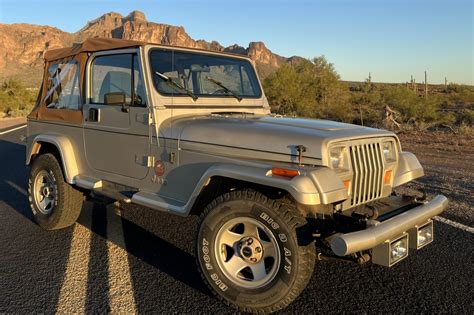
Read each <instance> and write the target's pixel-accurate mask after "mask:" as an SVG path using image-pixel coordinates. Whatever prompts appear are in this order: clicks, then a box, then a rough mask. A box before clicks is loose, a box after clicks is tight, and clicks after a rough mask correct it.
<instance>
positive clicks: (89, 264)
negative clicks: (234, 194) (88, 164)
mask: <svg viewBox="0 0 474 315" xmlns="http://www.w3.org/2000/svg"><path fill="white" fill-rule="evenodd" d="M0 131H1V130H0ZM24 132H25V129H20V130H17V131H14V132H11V133H7V134H3V135H1V136H0V161H1V163H0V313H4V312H8V313H26V312H46V313H50V312H56V311H60V312H84V311H85V312H106V311H113V312H142V313H143V312H180V313H181V312H193V313H194V312H206V313H207V312H213V313H222V312H233V310H232V309H229V308H227V307H225V306H224V305H222V304H221V303H219V302H218V301H217V300H216V299H215V298H214V297H213V296H212V295H211V294H210V292H209V291H208V290H207V289H206V287H205V286H204V285H203V284H202V282H201V279H200V277H199V275H198V273H197V272H196V267H195V263H194V257H193V254H192V246H193V237H194V231H195V228H196V218H195V217H190V218H180V217H175V216H171V215H169V214H166V213H158V212H154V211H151V210H147V209H144V208H138V207H129V208H127V209H122V210H120V209H114V207H113V206H109V207H105V206H104V205H101V204H97V203H92V202H87V203H86V205H85V206H84V209H83V211H82V214H81V217H80V219H79V221H78V223H77V224H76V225H75V226H73V227H71V228H67V229H64V230H61V231H55V232H48V231H44V230H42V229H41V228H39V227H38V226H37V225H36V224H35V223H33V221H32V218H31V214H30V209H29V206H28V203H27V198H26V192H25V189H26V183H27V173H28V170H27V169H26V168H25V166H24V159H25V158H24V155H25V149H24V146H23V145H22V144H20V142H19V140H18V139H19V136H20V135H21V134H22V133H24ZM460 223H463V222H460ZM435 237H436V240H435V243H434V244H432V245H430V246H428V247H427V248H424V249H422V250H420V251H418V252H416V253H411V254H410V255H411V256H410V257H409V259H407V260H405V261H403V262H401V263H400V264H398V265H396V266H395V267H393V268H391V269H386V268H383V267H379V266H374V265H370V264H369V265H365V266H362V267H359V266H357V265H353V264H351V263H345V262H334V261H322V262H318V263H317V266H316V270H315V273H314V276H313V278H312V280H311V283H310V284H309V287H308V288H307V289H306V291H305V292H304V293H303V294H302V295H301V296H300V298H298V299H297V300H296V301H295V302H294V303H293V304H292V305H291V307H290V308H288V309H287V312H298V313H303V312H318V313H340V312H350V313H367V312H377V313H380V312H383V313H385V312H391V313H393V312H396V313H399V312H407V313H420V312H424V313H431V312H436V313H469V314H473V313H474V304H473V293H474V292H473V279H474V272H473V271H474V267H473V261H474V259H473V258H474V242H473V241H474V239H473V234H472V232H468V231H465V230H463V229H460V228H457V227H453V226H451V225H448V224H445V223H442V222H435Z"/></svg>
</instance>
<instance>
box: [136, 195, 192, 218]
mask: <svg viewBox="0 0 474 315" xmlns="http://www.w3.org/2000/svg"><path fill="white" fill-rule="evenodd" d="M132 202H133V203H135V204H138V205H141V206H145V207H148V208H151V209H155V210H159V211H166V212H172V213H174V214H178V215H185V214H186V210H187V206H188V204H185V203H183V202H180V201H178V200H174V199H170V198H165V197H162V196H158V195H156V194H152V193H147V192H143V191H140V192H137V193H136V194H134V195H133V197H132Z"/></svg>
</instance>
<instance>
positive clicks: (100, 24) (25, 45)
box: [0, 11, 292, 85]
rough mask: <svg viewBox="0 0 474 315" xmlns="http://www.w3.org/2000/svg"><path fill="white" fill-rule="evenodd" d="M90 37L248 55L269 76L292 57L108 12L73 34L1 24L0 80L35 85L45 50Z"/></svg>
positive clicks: (136, 14)
mask: <svg viewBox="0 0 474 315" xmlns="http://www.w3.org/2000/svg"><path fill="white" fill-rule="evenodd" d="M92 37H105V38H122V39H131V40H139V41H145V42H150V43H157V44H164V45H172V46H182V47H190V48H199V49H206V50H213V51H223V52H230V53H236V54H242V55H248V56H250V58H252V60H253V61H255V64H256V65H257V68H258V70H259V73H260V76H261V77H266V76H268V75H269V74H271V73H273V72H274V71H275V70H276V69H277V68H278V67H279V66H280V65H282V64H283V63H286V62H290V61H291V60H292V59H291V58H289V59H288V58H284V57H281V56H278V55H276V54H274V53H272V52H271V51H270V50H269V49H268V48H267V47H266V46H265V44H264V43H262V42H252V43H250V44H249V46H248V47H247V48H245V47H242V46H239V45H237V44H234V45H231V46H229V47H223V46H222V45H221V44H219V43H218V42H216V41H210V42H209V41H206V40H203V39H199V40H195V39H193V38H191V37H190V36H189V35H188V33H186V31H185V29H184V28H183V27H182V26H174V25H168V24H160V23H154V22H149V21H148V20H147V18H146V16H145V14H144V13H143V12H140V11H133V12H131V13H130V14H128V15H127V16H125V17H124V16H122V15H121V14H119V13H116V12H109V13H106V14H104V15H102V16H101V17H99V18H97V19H94V20H92V21H89V22H88V23H87V24H86V26H84V27H83V28H82V29H80V30H79V31H77V32H75V33H68V32H64V31H62V30H60V29H57V28H54V27H50V26H40V25H30V24H0V38H2V40H1V41H0V80H1V79H4V78H7V77H11V76H16V77H18V78H20V79H24V80H27V81H28V82H27V83H28V84H29V85H36V84H37V83H38V82H39V80H40V79H41V76H42V67H43V61H42V57H43V54H44V52H45V51H46V50H48V49H53V48H59V47H67V46H71V45H72V44H73V43H74V42H81V41H83V40H85V39H87V38H92Z"/></svg>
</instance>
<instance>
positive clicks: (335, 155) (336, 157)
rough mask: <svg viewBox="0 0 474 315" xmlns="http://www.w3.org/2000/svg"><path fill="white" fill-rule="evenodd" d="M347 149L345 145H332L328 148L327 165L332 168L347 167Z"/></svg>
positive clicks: (342, 168) (340, 168)
mask: <svg viewBox="0 0 474 315" xmlns="http://www.w3.org/2000/svg"><path fill="white" fill-rule="evenodd" d="M347 163H348V161H347V149H346V147H343V146H341V147H333V148H331V149H329V166H330V167H331V168H332V169H336V170H337V169H339V170H344V169H347Z"/></svg>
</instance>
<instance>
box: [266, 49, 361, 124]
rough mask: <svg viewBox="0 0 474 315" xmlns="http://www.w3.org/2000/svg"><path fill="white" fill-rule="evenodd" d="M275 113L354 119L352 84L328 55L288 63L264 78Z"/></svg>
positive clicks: (341, 119) (267, 93)
mask: <svg viewBox="0 0 474 315" xmlns="http://www.w3.org/2000/svg"><path fill="white" fill-rule="evenodd" d="M264 89H265V93H266V95H267V97H268V100H269V102H270V104H271V106H272V110H273V111H274V112H275V113H279V114H283V115H295V116H305V117H313V118H327V119H334V120H340V121H351V120H352V118H353V117H352V116H353V113H352V112H351V110H350V106H349V104H350V102H349V101H350V95H349V89H348V86H347V85H346V84H345V83H343V82H341V81H340V78H339V75H338V74H337V72H336V71H335V69H334V66H333V64H331V63H329V62H328V61H327V60H326V58H324V56H321V57H316V58H314V59H312V60H303V61H300V62H298V63H296V64H291V65H290V64H285V65H283V66H282V67H280V68H279V69H278V70H277V71H276V72H275V73H273V74H272V75H270V76H269V77H268V78H267V79H266V80H265V81H264Z"/></svg>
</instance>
